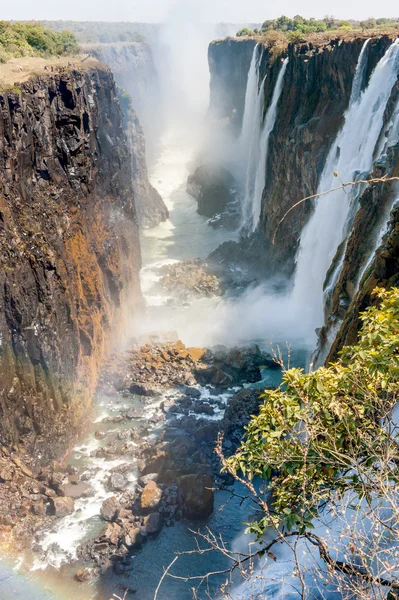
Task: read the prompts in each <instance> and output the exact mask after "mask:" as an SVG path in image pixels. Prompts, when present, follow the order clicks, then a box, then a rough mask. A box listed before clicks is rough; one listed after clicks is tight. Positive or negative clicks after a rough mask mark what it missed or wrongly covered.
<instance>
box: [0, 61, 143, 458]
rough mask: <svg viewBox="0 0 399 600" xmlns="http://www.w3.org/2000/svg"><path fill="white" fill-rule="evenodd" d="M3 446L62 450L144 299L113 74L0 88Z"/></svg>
mask: <svg viewBox="0 0 399 600" xmlns="http://www.w3.org/2000/svg"><path fill="white" fill-rule="evenodd" d="M0 171H1V174H2V177H1V179H0V238H1V254H0V263H1V268H0V282H1V285H0V345H1V347H0V382H1V383H0V444H4V445H12V444H13V445H15V444H18V443H20V444H23V449H24V450H25V451H26V452H30V453H31V454H32V456H34V457H35V459H37V460H40V461H42V462H45V461H46V460H48V459H51V458H54V457H57V456H59V455H60V454H61V453H62V452H63V451H64V450H65V448H66V447H67V444H68V442H69V438H70V435H71V433H72V432H73V431H74V429H75V428H76V427H77V426H78V424H79V422H80V421H81V417H82V414H83V413H84V412H85V410H86V409H87V406H88V404H89V402H90V398H91V395H92V392H93V390H94V388H95V385H96V379H97V373H98V369H99V366H100V365H101V362H102V360H103V357H104V355H105V354H106V352H107V351H108V349H109V348H110V344H111V340H113V341H117V340H118V337H119V336H120V335H121V328H119V326H120V325H121V324H122V323H123V322H124V319H126V318H127V317H128V316H131V315H132V314H133V313H134V312H135V311H136V310H137V308H138V307H139V306H140V304H141V293H140V283H139V270H140V265H141V257H140V247H139V237H138V223H137V217H136V210H135V204H134V194H133V189H132V174H131V157H130V154H129V151H128V147H127V142H126V138H125V135H124V133H123V128H122V113H121V109H120V105H119V102H118V100H117V97H116V89H115V84H114V79H113V76H112V74H111V72H110V71H109V70H108V69H107V68H106V67H102V66H97V67H90V66H88V67H87V68H85V70H84V71H83V70H82V71H80V72H79V71H77V70H73V71H68V72H67V71H63V72H61V73H58V74H57V73H54V74H51V75H46V76H35V77H34V78H32V79H31V80H30V81H28V82H26V83H24V84H21V86H20V90H19V91H17V93H15V92H13V93H11V92H10V93H7V92H3V93H2V94H1V95H0Z"/></svg>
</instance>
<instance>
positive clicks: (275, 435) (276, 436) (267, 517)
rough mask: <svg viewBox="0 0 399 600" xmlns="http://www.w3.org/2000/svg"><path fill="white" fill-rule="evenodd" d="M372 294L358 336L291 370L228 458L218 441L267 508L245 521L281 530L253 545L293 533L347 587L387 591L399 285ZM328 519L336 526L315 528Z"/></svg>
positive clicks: (233, 469)
mask: <svg viewBox="0 0 399 600" xmlns="http://www.w3.org/2000/svg"><path fill="white" fill-rule="evenodd" d="M374 296H375V299H376V302H377V303H376V305H374V306H371V307H369V308H368V309H367V310H366V311H365V312H364V313H363V314H362V316H361V318H362V321H363V325H362V329H361V332H360V334H359V338H358V342H357V344H355V345H353V346H350V347H346V348H344V349H343V351H342V352H341V356H340V358H339V360H338V361H337V362H335V363H333V364H330V365H329V366H327V367H320V368H319V369H317V370H316V371H311V372H309V373H305V372H304V371H303V370H302V369H297V368H295V369H289V370H285V371H284V375H283V381H282V384H281V386H280V387H279V388H277V389H275V390H268V391H266V392H265V393H264V396H263V398H264V402H263V404H262V406H261V408H260V412H259V415H258V416H254V417H253V418H252V420H251V421H250V423H249V425H248V427H247V432H246V438H245V440H244V441H243V443H242V445H241V447H240V448H239V449H238V451H237V452H236V454H234V455H233V456H231V457H230V458H227V459H225V458H223V455H222V446H221V442H220V444H219V446H218V449H217V452H218V454H219V455H220V456H221V457H222V461H223V465H224V470H226V471H228V472H230V473H231V474H232V475H233V476H234V477H235V478H236V479H238V480H239V481H241V483H243V484H244V485H245V486H246V487H247V489H248V491H249V494H250V497H251V498H252V500H253V501H254V502H255V503H256V505H257V506H258V508H259V509H261V512H262V514H261V516H260V518H257V519H256V520H254V521H253V522H252V523H250V524H249V526H248V531H249V532H251V533H253V534H255V535H256V537H257V539H258V541H260V543H261V544H264V543H265V542H264V541H263V540H264V535H265V534H266V533H268V536H269V538H268V539H269V541H270V531H273V530H274V532H275V535H276V537H275V540H273V542H272V544H269V545H268V546H267V547H266V549H265V546H264V545H263V546H261V550H260V551H258V552H256V553H255V554H254V555H257V556H258V557H259V556H261V555H262V556H263V555H264V554H265V553H266V554H267V552H268V551H270V548H271V547H272V545H273V543H277V542H284V541H286V540H287V539H288V538H289V539H294V538H296V540H297V542H295V544H294V543H292V544H291V546H290V548H291V549H293V548H294V546H295V552H296V548H297V543H298V540H302V542H303V543H307V544H308V545H309V546H310V547H311V548H312V547H315V548H316V550H317V552H318V553H319V557H320V558H321V559H322V560H323V561H324V563H325V564H326V566H327V570H326V574H327V575H328V576H330V575H331V573H332V572H333V573H334V578H335V579H334V585H338V584H337V580H336V578H337V576H338V575H339V576H342V579H341V580H339V582H340V585H341V588H339V589H340V591H341V593H342V594H344V596H343V597H347V594H349V592H351V593H355V591H356V594H357V595H356V597H361V598H369V597H371V596H370V595H369V592H367V593H365V589H366V588H367V589H369V588H370V589H371V588H372V587H373V588H375V586H379V588H381V589H382V590H385V591H384V592H383V593H384V594H385V595H382V596H381V597H386V588H387V587H388V588H389V589H390V590H391V591H395V590H399V578H398V569H399V548H398V544H397V539H398V537H399V470H398V464H399V428H398V423H397V421H396V420H395V418H394V417H395V407H396V403H397V395H398V385H399V289H397V288H392V289H391V290H389V291H386V290H383V289H378V288H377V289H376V290H375V292H374ZM259 478H260V480H261V481H263V484H261V486H260V488H259V487H258V486H257V484H256V483H255V484H254V481H255V482H256V481H257V480H259ZM316 519H317V520H316ZM315 520H316V521H315ZM327 523H328V527H329V529H331V530H332V529H334V527H335V531H334V535H333V536H331V535H329V529H326V530H325V531H326V532H327V533H325V534H324V535H321V534H319V533H318V531H319V530H316V531H312V530H313V529H314V527H315V525H316V526H317V527H318V528H320V526H321V524H322V525H324V526H326V525H327ZM365 524H367V526H366V525H365ZM341 540H343V541H341ZM269 556H270V553H269ZM296 559H297V555H296ZM245 560H246V559H245ZM337 573H338V575H337ZM299 576H300V575H299ZM327 580H328V581H331V579H328V577H327V578H326V579H325V581H327ZM348 581H349V582H350V585H349V583H348ZM354 582H355V583H354ZM359 582H360V583H359ZM302 584H303V585H305V583H304V580H303V581H302ZM345 586H346V587H345ZM356 586H361V587H362V590H363V591H362V594H361V595H359V594H358V592H359V589H358V588H357V587H356ZM363 592H364V593H363ZM370 593H371V592H370ZM345 594H346V595H345ZM373 597H380V596H379V595H377V596H373ZM395 597H396V596H395Z"/></svg>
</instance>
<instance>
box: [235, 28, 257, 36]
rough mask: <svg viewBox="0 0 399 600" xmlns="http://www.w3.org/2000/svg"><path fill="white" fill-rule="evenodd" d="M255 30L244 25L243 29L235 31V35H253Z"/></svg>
mask: <svg viewBox="0 0 399 600" xmlns="http://www.w3.org/2000/svg"><path fill="white" fill-rule="evenodd" d="M254 34H255V32H254V31H252V29H248V27H244V29H240V31H237V37H245V36H247V35H254Z"/></svg>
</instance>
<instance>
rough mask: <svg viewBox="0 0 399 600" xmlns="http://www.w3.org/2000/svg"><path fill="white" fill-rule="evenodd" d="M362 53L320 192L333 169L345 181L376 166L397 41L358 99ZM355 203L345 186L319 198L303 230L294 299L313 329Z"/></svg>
mask: <svg viewBox="0 0 399 600" xmlns="http://www.w3.org/2000/svg"><path fill="white" fill-rule="evenodd" d="M366 44H367V42H366V43H365V45H366ZM363 50H365V48H364V47H363ZM364 57H365V52H363V51H362V53H361V55H360V57H359V61H358V65H357V73H356V75H355V78H354V82H353V88H352V95H351V101H350V105H349V108H348V110H347V112H346V115H345V123H344V126H343V127H342V129H341V131H340V133H339V134H338V136H337V138H336V140H335V142H334V144H333V146H332V147H331V150H330V152H329V154H328V157H327V161H326V164H325V167H324V170H323V174H322V176H321V180H320V184H319V189H318V191H319V193H322V192H325V191H328V190H330V189H332V188H335V187H337V183H338V181H337V178H336V177H335V176H334V173H335V172H337V173H338V175H339V177H340V179H341V180H342V181H344V182H347V181H352V180H353V179H354V178H355V176H356V173H357V172H358V173H359V172H360V173H362V172H369V171H370V169H371V167H372V162H373V155H374V152H375V146H376V143H377V140H378V138H379V134H380V131H381V128H382V125H383V115H384V110H385V107H386V104H387V101H388V98H389V96H390V93H391V90H392V87H393V85H394V83H395V81H396V79H397V75H398V70H399V40H396V41H395V42H394V43H393V44H392V45H391V46H390V47H389V49H388V50H387V52H386V53H385V55H384V56H383V58H382V59H381V60H380V61H379V63H378V65H377V66H376V68H375V70H374V72H373V73H372V75H371V78H370V81H369V84H368V86H367V88H366V89H365V90H364V91H363V92H362V93H361V95H360V97H359V96H358V93H359V91H360V87H359V82H360V81H361V80H362V79H361V78H362V73H363V71H364V68H365V66H364ZM338 185H339V183H338ZM353 201H354V197H353V196H352V195H351V193H350V192H349V193H347V192H346V191H345V190H343V189H339V190H336V191H335V192H332V193H331V194H329V195H328V196H327V197H326V198H321V199H319V201H318V202H317V203H316V208H315V211H314V213H313V215H312V217H311V219H310V221H309V223H308V224H307V226H306V227H305V228H304V231H303V233H302V237H301V245H300V250H299V254H298V261H297V270H296V276H295V284H294V290H293V299H292V301H293V303H294V305H295V306H297V307H300V308H301V314H302V316H301V319H302V320H306V323H307V328H308V330H309V331H311V330H314V329H315V328H316V327H320V326H321V325H322V324H323V320H324V318H323V312H324V311H323V309H324V296H323V283H324V279H325V276H326V273H327V270H328V268H329V266H330V264H331V261H332V259H333V258H334V255H335V253H336V250H337V248H338V246H339V244H340V243H341V242H342V240H343V237H344V232H345V230H346V224H347V219H348V216H349V215H350V214H351V212H352V211H351V207H352V205H353Z"/></svg>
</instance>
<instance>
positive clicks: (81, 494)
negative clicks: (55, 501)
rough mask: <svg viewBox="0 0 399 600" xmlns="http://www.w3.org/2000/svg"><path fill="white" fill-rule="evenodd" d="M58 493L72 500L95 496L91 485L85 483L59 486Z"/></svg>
mask: <svg viewBox="0 0 399 600" xmlns="http://www.w3.org/2000/svg"><path fill="white" fill-rule="evenodd" d="M58 492H59V494H60V495H61V496H69V497H70V498H74V499H76V498H87V497H88V496H92V495H93V494H94V490H93V488H92V486H91V485H89V484H88V483H85V482H83V481H81V482H79V483H76V484H74V483H64V484H62V485H60V486H59V488H58Z"/></svg>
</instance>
